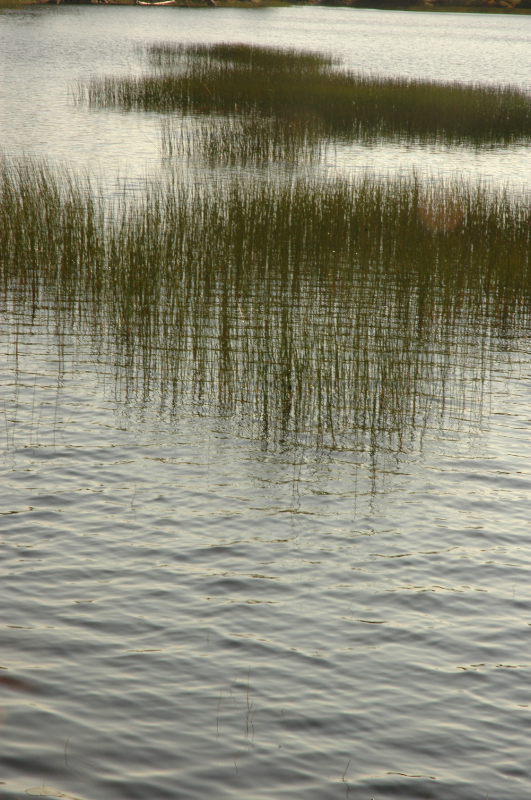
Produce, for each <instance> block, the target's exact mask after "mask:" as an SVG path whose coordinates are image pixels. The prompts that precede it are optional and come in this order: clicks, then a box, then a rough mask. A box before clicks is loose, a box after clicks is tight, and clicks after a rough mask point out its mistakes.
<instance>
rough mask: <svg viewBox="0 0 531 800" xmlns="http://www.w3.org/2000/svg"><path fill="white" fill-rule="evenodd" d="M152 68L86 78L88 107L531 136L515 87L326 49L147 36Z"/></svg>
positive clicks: (365, 132) (410, 136)
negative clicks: (403, 74)
mask: <svg viewBox="0 0 531 800" xmlns="http://www.w3.org/2000/svg"><path fill="white" fill-rule="evenodd" d="M147 58H148V62H149V63H150V64H151V71H147V72H146V73H145V74H143V75H140V76H123V77H112V76H110V77H109V76H107V77H103V78H101V77H94V78H92V79H90V80H88V81H86V82H83V81H82V82H80V83H79V84H78V86H77V88H76V91H75V96H76V98H77V100H78V101H79V102H85V103H88V105H89V106H91V107H100V108H101V107H103V108H120V109H124V110H134V109H138V110H142V111H159V112H164V113H168V112H177V111H179V112H181V113H185V114H196V113H201V114H222V115H240V116H241V115H242V114H252V115H255V116H256V115H260V116H263V117H274V118H276V119H279V120H280V119H281V120H291V121H296V122H297V125H299V126H302V127H303V128H305V129H306V130H308V129H311V128H312V127H314V126H315V127H316V128H317V129H318V130H319V131H324V132H325V135H326V136H329V137H332V138H338V137H339V138H346V139H353V138H362V139H363V138H370V139H372V138H374V137H384V138H392V139H400V140H408V141H411V140H424V141H429V142H431V141H440V142H447V143H460V142H462V143H468V144H474V145H481V144H509V143H511V142H515V141H529V139H530V137H531V95H530V94H529V93H527V92H524V91H523V90H521V89H519V88H517V87H511V86H488V85H469V84H464V83H459V82H437V81H431V80H421V79H409V78H388V77H382V76H378V75H364V74H359V73H356V72H353V71H351V70H345V69H338V68H337V66H336V64H335V63H334V60H333V59H332V58H331V57H328V56H326V55H323V56H319V55H318V54H315V53H301V52H298V51H295V50H293V51H282V50H279V49H275V48H265V47H254V46H247V45H228V44H217V45H190V46H183V45H171V44H167V43H166V44H160V45H152V46H151V47H150V48H148V50H147Z"/></svg>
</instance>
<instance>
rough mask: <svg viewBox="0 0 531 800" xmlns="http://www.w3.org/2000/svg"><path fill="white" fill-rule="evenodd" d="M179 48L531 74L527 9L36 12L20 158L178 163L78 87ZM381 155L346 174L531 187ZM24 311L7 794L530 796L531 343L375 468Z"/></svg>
mask: <svg viewBox="0 0 531 800" xmlns="http://www.w3.org/2000/svg"><path fill="white" fill-rule="evenodd" d="M160 38H166V39H167V38H173V39H179V40H183V41H197V40H204V41H215V40H218V39H231V40H234V41H241V40H245V41H253V42H261V43H274V44H285V45H300V46H306V47H312V48H325V49H330V50H333V51H334V52H336V53H339V54H340V55H342V56H343V57H344V59H345V61H346V63H348V64H350V65H352V66H355V67H359V68H361V69H364V70H370V69H375V68H377V69H378V70H379V71H382V72H385V73H391V74H397V75H401V74H406V75H412V76H426V75H427V76H430V77H435V78H439V77H441V78H461V79H465V80H470V81H475V80H486V81H489V80H491V81H495V80H500V81H502V82H517V83H520V84H526V82H527V81H528V80H529V75H530V74H531V63H530V62H531V18H525V17H524V18H521V17H518V18H512V17H494V16H492V17H487V16H485V17H483V16H477V17H475V16H472V15H471V16H459V15H441V16H435V15H409V14H401V13H383V12H382V13H377V12H352V11H350V10H348V9H310V8H306V9H279V10H251V11H243V10H242V11H225V10H219V9H218V10H207V11H203V10H197V11H194V10H184V11H181V10H175V9H148V10H144V9H134V8H117V7H112V8H79V9H76V8H70V9H68V8H67V9H65V8H59V9H34V10H28V11H24V12H21V13H11V12H9V13H3V14H1V15H0V39H1V45H0V57H1V59H2V71H3V75H2V88H1V92H2V94H1V104H2V105H1V109H0V114H1V130H2V134H1V135H2V146H3V148H4V150H5V151H7V152H9V153H20V152H21V151H22V150H24V151H26V152H34V153H37V154H40V155H43V154H45V155H48V156H51V157H53V158H56V159H58V160H62V159H64V158H65V156H68V159H69V160H70V161H71V162H74V163H75V164H77V165H79V166H84V165H85V166H86V165H89V166H90V168H91V169H94V170H95V171H101V172H103V173H115V172H116V171H121V172H122V174H127V175H128V176H132V177H133V178H134V177H135V176H136V177H141V176H142V175H144V174H145V173H146V172H149V171H153V170H156V169H158V168H159V156H158V152H157V150H156V147H155V146H154V144H153V143H152V142H151V141H149V139H150V138H153V137H154V135H155V134H156V130H157V128H156V126H157V120H156V119H153V118H150V116H149V115H141V114H134V115H133V114H130V115H127V114H123V115H122V114H117V113H108V112H90V113H89V112H88V111H86V110H84V109H82V108H79V107H74V106H73V105H72V104H71V103H70V101H69V96H68V86H69V82H71V81H72V80H75V79H76V78H77V77H79V76H86V75H88V74H92V73H96V72H98V73H99V72H112V73H115V72H119V71H120V70H124V71H125V70H130V69H137V68H138V65H137V61H136V58H135V55H134V52H133V47H134V45H135V44H138V43H142V42H145V41H148V40H157V39H160ZM147 137H149V138H147ZM353 151H354V155H353V153H352V152H350V153H345V155H344V159H345V162H344V163H345V165H346V166H351V165H354V167H356V166H367V165H369V166H370V165H372V166H375V167H376V168H377V169H381V170H384V171H385V170H394V169H395V168H396V169H409V168H410V167H411V166H412V165H413V166H417V167H419V168H421V169H426V170H429V171H431V172H437V171H439V170H443V171H445V172H455V171H456V170H461V171H465V172H466V174H470V175H474V174H477V173H479V174H483V175H486V176H489V177H490V178H491V179H492V180H493V181H496V182H502V183H505V182H511V183H516V184H520V185H521V184H522V183H525V182H526V181H527V176H526V170H527V167H528V164H529V155H528V152H527V150H526V149H524V148H511V149H509V150H501V149H500V150H495V151H489V152H474V151H470V150H465V149H464V148H463V149H462V150H457V151H450V150H447V149H446V150H444V149H442V148H440V149H436V148H431V149H425V150H419V149H417V150H415V149H414V148H407V149H406V148H400V147H399V146H396V147H394V148H390V147H386V148H383V147H380V148H378V147H375V148H372V149H368V148H362V147H359V148H354V149H353ZM338 163H339V166H342V162H336V163H334V164H333V165H332V166H333V167H334V168H335V167H336V166H337V164H338ZM2 309H3V313H2V325H1V328H0V337H1V358H2V398H1V403H2V405H1V406H0V413H1V414H2V417H3V419H2V420H1V424H2V428H1V430H2V433H1V434H0V436H1V442H2V451H3V455H2V460H1V466H0V469H1V471H2V479H1V480H2V492H1V497H0V504H1V511H2V518H1V519H2V522H1V523H0V526H1V529H0V535H1V541H2V550H1V552H2V599H3V613H2V638H1V644H0V654H1V655H0V667H1V668H2V669H0V723H1V727H0V737H1V744H2V747H1V757H0V764H1V774H0V780H1V781H2V782H3V783H1V784H0V797H4V798H6V799H9V800H12V799H14V798H21V797H23V796H24V794H25V792H26V791H28V790H29V791H30V794H32V795H48V796H56V797H69V798H78V799H79V800H100V798H101V800H115V799H117V798H124V799H127V800H131V799H132V798H139V800H140V799H141V800H147V799H148V798H150V799H151V798H154V799H155V798H156V800H161V799H162V798H172V799H174V798H183V799H184V798H186V799H187V798H193V799H194V800H196V799H197V800H204V798H206V797H212V798H242V799H243V798H246V799H247V798H249V797H252V798H283V797H294V798H295V797H297V798H299V797H304V798H310V799H313V798H315V799H316V800H328V799H329V798H335V797H338V798H341V797H345V796H346V797H350V798H359V800H371V798H374V800H394V798H407V799H408V800H410V799H411V798H418V799H419V800H425V798H428V797H431V798H432V800H484V798H487V796H488V797H489V799H490V800H524V799H525V798H527V797H529V796H531V768H530V766H529V764H530V761H529V743H530V733H531V713H530V703H531V689H530V677H531V675H530V672H531V648H530V644H529V635H530V631H529V626H530V625H531V605H530V600H531V590H530V588H529V579H528V569H529V563H530V560H531V527H530V524H529V519H530V514H529V506H530V499H529V498H530V489H531V460H530V457H529V453H530V447H529V446H530V433H531V414H530V407H531V405H530V401H531V344H530V342H529V340H527V339H520V340H519V341H514V340H510V339H502V338H499V339H495V340H493V341H492V343H491V344H489V345H488V348H487V350H486V351H481V352H480V351H479V349H478V354H477V358H478V359H479V358H480V356H481V358H482V361H481V365H480V367H478V364H477V363H475V364H473V365H472V367H471V369H470V376H469V383H468V384H466V385H465V389H466V391H465V395H464V399H463V398H460V400H462V402H456V403H455V407H454V408H453V409H450V410H449V412H448V413H447V415H446V416H444V417H443V418H440V419H439V421H437V419H436V418H435V419H434V420H433V421H432V422H431V423H430V425H429V426H428V428H424V429H422V430H416V431H412V432H411V435H410V437H409V438H408V439H407V441H405V442H404V443H403V446H402V448H401V449H400V450H398V449H396V448H395V449H393V448H391V447H389V446H387V447H385V446H384V444H383V443H382V446H381V450H380V452H378V458H377V459H372V460H371V459H370V458H368V457H367V455H366V454H365V453H363V452H360V451H358V450H356V449H355V448H352V449H349V448H348V446H345V447H343V448H342V449H341V450H340V451H335V452H322V451H316V450H314V449H308V450H300V449H297V450H293V449H290V448H289V447H284V448H282V447H275V448H271V447H268V446H267V445H266V443H264V442H262V441H260V440H258V439H256V438H251V437H250V436H249V435H246V433H245V428H242V427H241V426H238V425H237V424H236V423H235V421H234V420H232V419H231V418H227V417H220V416H213V415H211V416H208V415H204V414H199V413H198V410H197V409H196V408H194V407H193V406H189V405H186V404H183V406H182V407H181V408H180V409H179V410H178V413H177V414H173V415H170V414H169V413H167V412H166V411H165V410H164V409H161V407H160V404H159V402H158V399H157V396H156V395H153V396H151V397H149V398H145V399H144V400H142V401H141V400H139V399H138V398H137V397H135V396H131V397H128V396H127V395H126V393H125V392H124V390H123V385H124V384H123V382H121V381H120V377H121V376H120V370H119V368H118V366H117V363H116V359H117V357H116V354H115V353H114V352H113V350H112V348H109V347H108V346H107V343H106V342H103V343H102V342H99V343H98V342H97V341H94V340H92V339H90V338H89V337H88V336H85V335H82V334H81V333H72V334H68V335H66V336H65V337H64V338H63V339H62V340H61V345H62V346H61V349H59V347H58V344H59V342H58V340H57V338H56V336H55V335H54V330H53V326H51V327H50V326H47V325H46V324H45V315H44V313H43V312H38V313H37V315H36V317H35V318H34V319H33V321H32V324H31V325H30V324H29V323H30V321H29V320H28V319H26V318H22V317H16V316H13V315H12V314H11V313H10V312H8V311H7V310H5V308H4V307H3V306H2ZM470 357H471V359H472V357H473V353H472V354H471V356H470ZM117 377H118V380H117ZM472 379H473V380H472ZM479 379H481V380H479ZM39 787H40V788H39Z"/></svg>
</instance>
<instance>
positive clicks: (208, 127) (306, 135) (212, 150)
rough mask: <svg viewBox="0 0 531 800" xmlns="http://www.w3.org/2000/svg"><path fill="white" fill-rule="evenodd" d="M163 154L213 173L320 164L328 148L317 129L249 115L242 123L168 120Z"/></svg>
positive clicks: (231, 119) (163, 132)
mask: <svg viewBox="0 0 531 800" xmlns="http://www.w3.org/2000/svg"><path fill="white" fill-rule="evenodd" d="M160 130H161V135H160V151H161V153H162V155H163V157H165V158H174V157H179V158H183V157H184V158H185V159H189V160H191V161H197V160H199V161H204V162H206V163H207V164H208V165H209V166H210V167H212V168H213V169H216V168H219V167H224V166H249V165H253V166H261V165H265V164H268V163H276V164H282V163H299V164H300V163H303V164H304V163H316V162H318V161H320V160H321V159H322V157H323V155H324V151H325V149H326V144H325V142H324V137H323V136H322V132H320V131H319V130H318V128H317V126H313V127H308V126H307V125H304V124H303V125H299V124H297V120H289V119H285V120H279V119H275V118H270V117H261V116H259V115H255V114H248V115H244V116H241V117H238V116H232V117H228V118H227V117H202V116H198V117H192V118H191V119H185V120H183V119H182V118H180V117H174V116H173V115H169V116H168V117H167V118H166V119H164V120H162V123H161V129H160Z"/></svg>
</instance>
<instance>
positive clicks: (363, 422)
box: [0, 160, 531, 448]
mask: <svg viewBox="0 0 531 800" xmlns="http://www.w3.org/2000/svg"><path fill="white" fill-rule="evenodd" d="M0 192H1V194H0V280H1V282H2V289H3V294H4V302H10V303H14V304H15V305H16V307H17V308H18V309H19V310H20V309H24V313H28V314H30V315H31V314H32V313H33V312H34V310H35V309H37V308H40V307H42V306H45V307H46V308H47V309H49V313H50V315H51V320H52V321H53V325H54V329H55V330H72V328H73V327H76V326H77V327H78V328H79V329H80V330H83V331H85V332H87V333H90V332H92V333H93V334H94V335H95V336H97V337H98V338H99V339H100V340H101V338H102V337H103V339H104V340H105V341H107V342H108V346H109V347H110V348H111V349H112V350H113V351H114V353H115V356H114V358H115V360H116V364H117V365H122V366H121V368H120V370H119V373H120V375H121V376H122V379H123V380H124V381H125V384H124V391H127V392H128V393H129V395H131V393H140V394H141V395H142V396H147V395H150V394H151V393H153V392H155V393H158V394H159V395H160V397H161V399H162V402H164V403H166V404H170V405H172V406H174V407H176V408H177V407H179V405H180V404H181V403H182V402H184V401H185V400H186V401H187V402H192V403H193V404H194V407H195V408H206V409H214V410H216V411H217V412H222V413H227V414H230V415H232V416H233V417H234V418H235V419H237V420H239V421H240V422H242V423H245V425H246V426H249V427H250V428H251V429H252V430H253V431H254V433H255V434H257V435H260V436H262V437H264V439H267V440H268V441H288V440H289V441H311V442H314V443H315V442H320V443H322V444H324V443H326V444H327V445H334V444H337V443H339V442H340V441H342V440H344V439H345V437H346V439H347V440H348V441H349V442H350V443H358V444H364V443H365V444H366V445H369V444H370V445H371V446H372V447H374V448H376V447H380V446H383V444H382V443H387V444H389V445H391V444H393V446H400V444H401V443H403V442H404V441H405V440H406V439H407V438H408V437H409V436H411V435H412V434H413V432H414V430H415V429H416V428H417V427H418V426H419V425H425V424H428V422H429V421H430V420H433V419H434V417H435V416H437V415H443V414H444V409H445V407H446V406H447V404H448V403H450V405H451V403H453V404H454V407H455V404H457V405H459V402H461V401H463V402H464V397H465V393H466V391H468V390H469V388H468V389H467V387H470V386H476V387H477V386H481V380H482V379H483V378H484V377H485V374H486V366H485V360H486V359H487V360H488V352H489V348H490V340H491V339H492V337H499V336H506V335H509V333H510V334H511V335H513V334H515V333H519V332H521V331H522V330H527V329H528V323H529V310H530V300H531V263H530V262H531V256H530V247H529V245H530V236H531V213H530V210H529V208H528V207H527V206H526V205H524V204H522V203H519V202H517V201H516V200H511V199H509V198H508V197H506V196H505V195H502V194H498V195H491V194H489V193H487V192H486V191H484V190H483V189H481V188H478V187H472V186H468V185H462V184H454V185H452V186H444V185H433V186H431V187H426V186H424V185H423V184H421V183H420V182H419V181H418V180H416V179H415V178H411V179H407V180H406V179H401V180H398V179H397V180H389V181H383V180H377V179H375V178H371V177H365V178H363V179H359V180H355V181H341V180H327V181H326V180H325V181H319V182H318V181H316V180H313V179H311V178H310V177H301V178H299V179H297V180H294V181H292V182H284V183H282V182H277V183H275V182H268V183H266V182H260V181H258V180H253V179H252V178H241V179H240V181H239V182H238V183H232V184H226V183H225V184H223V185H221V184H220V185H219V186H216V185H213V186H210V187H205V186H201V185H199V184H194V183H186V182H178V181H175V180H173V181H172V180H170V181H168V182H163V181H160V182H151V183H147V184H146V186H145V189H144V192H143V193H142V194H141V195H140V196H136V198H133V199H131V198H128V197H127V196H126V195H125V194H124V195H121V196H119V197H118V198H117V199H115V200H103V199H102V198H101V196H100V195H98V194H97V192H96V191H95V190H94V189H93V187H91V185H90V182H88V181H87V179H85V178H78V177H76V176H75V175H72V174H71V173H69V172H67V171H64V170H57V169H55V170H54V169H52V168H50V167H49V166H46V165H42V164H37V163H35V162H31V161H27V160H26V161H23V162H18V163H14V162H11V163H10V162H4V163H3V165H2V171H1V177H0ZM467 375H468V376H470V375H473V376H474V377H475V378H479V379H480V380H479V382H478V381H476V382H475V383H474V382H472V383H470V382H467V381H466V380H465V376H467Z"/></svg>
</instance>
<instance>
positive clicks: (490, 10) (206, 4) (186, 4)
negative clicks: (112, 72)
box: [0, 0, 531, 16]
mask: <svg viewBox="0 0 531 800" xmlns="http://www.w3.org/2000/svg"><path fill="white" fill-rule="evenodd" d="M21 5H54V6H55V5H142V6H144V7H146V6H160V7H173V8H212V7H216V8H282V7H284V8H286V7H292V6H324V7H330V8H332V7H333V8H352V9H354V10H356V9H363V10H374V11H412V12H428V13H439V14H443V13H450V14H462V13H465V14H509V15H512V16H529V15H531V7H520V6H515V7H511V8H508V7H503V6H491V5H481V6H476V5H463V6H457V5H433V4H431V3H425V4H424V3H423V4H409V3H390V2H387V3H386V2H372V3H371V2H366V3H364V2H361V3H360V2H357V1H356V0H296V2H289V0H173V2H146V0H144V1H142V0H141V1H140V2H137V0H29V2H22V3H21ZM530 6H531V3H530ZM1 7H2V3H1V0H0V8H1Z"/></svg>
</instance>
